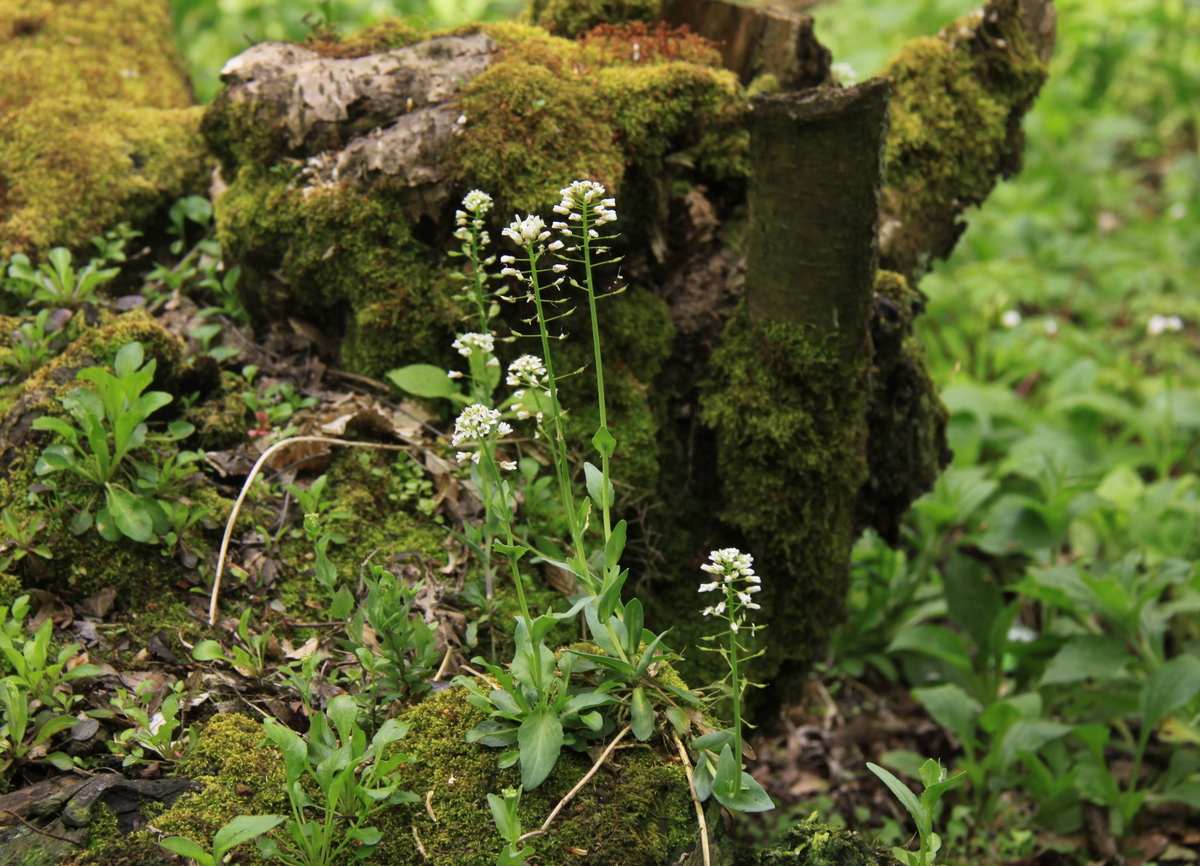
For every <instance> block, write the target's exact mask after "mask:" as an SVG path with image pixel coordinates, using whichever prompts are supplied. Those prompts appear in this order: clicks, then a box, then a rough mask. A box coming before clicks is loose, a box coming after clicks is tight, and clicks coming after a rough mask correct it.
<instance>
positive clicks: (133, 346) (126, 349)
mask: <svg viewBox="0 0 1200 866" xmlns="http://www.w3.org/2000/svg"><path fill="white" fill-rule="evenodd" d="M144 357H145V352H144V350H143V349H142V344H141V343H138V342H136V341H135V342H132V343H126V344H125V345H124V346H122V347H121V348H120V350H119V351H118V352H117V358H116V361H115V362H114V363H113V369H114V370H115V371H116V374H117V378H124V377H126V376H128V375H129V374H130V373H133V372H134V371H135V370H137V368H138V367H140V366H142V359H143V358H144Z"/></svg>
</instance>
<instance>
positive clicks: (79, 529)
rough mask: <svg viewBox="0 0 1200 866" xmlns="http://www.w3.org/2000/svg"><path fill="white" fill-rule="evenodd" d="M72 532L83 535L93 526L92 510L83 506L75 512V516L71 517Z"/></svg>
mask: <svg viewBox="0 0 1200 866" xmlns="http://www.w3.org/2000/svg"><path fill="white" fill-rule="evenodd" d="M70 527H71V532H72V534H74V535H83V534H84V533H85V532H87V531H88V530H89V529H91V528H92V512H90V511H88V510H87V509H86V508H81V509H79V510H78V511H76V512H75V516H74V517H72V518H71V523H70Z"/></svg>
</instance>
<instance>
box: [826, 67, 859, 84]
mask: <svg viewBox="0 0 1200 866" xmlns="http://www.w3.org/2000/svg"><path fill="white" fill-rule="evenodd" d="M829 71H830V72H832V73H833V76H834V78H836V79H837V80H838V83H839V84H843V85H845V86H846V87H853V86H854V85H855V84H858V73H857V72H855V71H854V67H853V66H851V65H850V64H849V63H835V64H833V65H832V66H830V67H829Z"/></svg>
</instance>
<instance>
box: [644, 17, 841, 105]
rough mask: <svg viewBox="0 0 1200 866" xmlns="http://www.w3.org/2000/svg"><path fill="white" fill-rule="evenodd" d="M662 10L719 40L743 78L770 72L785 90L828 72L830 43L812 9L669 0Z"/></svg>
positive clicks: (822, 77)
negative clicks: (819, 33)
mask: <svg viewBox="0 0 1200 866" xmlns="http://www.w3.org/2000/svg"><path fill="white" fill-rule="evenodd" d="M661 15H662V20H663V21H665V22H667V23H668V24H671V25H673V26H675V27H679V26H681V25H685V24H686V25H687V26H688V28H690V29H691V30H692V31H693V32H694V33H699V34H700V35H701V36H703V37H704V38H705V39H711V40H712V41H713V42H716V43H717V44H718V47H719V48H720V51H721V60H722V62H723V63H724V64H725V68H726V69H730V70H733V71H734V72H736V73H737V74H738V77H739V78H740V79H741V81H742V84H749V83H750V81H751V80H752V79H753V78H754V77H755V76H756V75H759V74H762V73H766V74H770V75H774V76H775V77H776V79H778V81H779V84H780V86H782V87H783V89H784V90H803V89H804V88H807V87H816V86H817V85H819V84H822V83H823V82H825V81H827V80H828V78H829V61H830V55H829V49H828V48H826V47H825V46H824V45H822V44H821V43H820V42H818V41H817V39H816V37H815V36H814V35H813V19H812V17H811V16H809V15H799V14H796V13H791V12H783V11H779V10H776V9H769V8H766V7H760V6H744V5H742V4H740V3H731V2H728V0H665V2H664V3H663V5H662V12H661Z"/></svg>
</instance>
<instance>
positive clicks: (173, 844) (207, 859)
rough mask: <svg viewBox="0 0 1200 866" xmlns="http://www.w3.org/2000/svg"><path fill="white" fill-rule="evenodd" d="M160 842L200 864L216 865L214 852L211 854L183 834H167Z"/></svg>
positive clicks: (203, 865)
mask: <svg viewBox="0 0 1200 866" xmlns="http://www.w3.org/2000/svg"><path fill="white" fill-rule="evenodd" d="M158 844H159V845H161V846H162V847H164V848H166V849H167V850H168V851H170V852H171V853H172V854H179V855H181V856H183V857H191V858H192V859H193V860H195V861H196V862H197V863H199V864H200V866H214V863H215V861H214V860H213V856H212V854H209V853H208V852H207V851H205V850H204V849H203V848H201V847H200V846H199V845H197V844H196V843H195V842H193V841H192V840H191V839H185V838H183V837H182V836H167V837H166V838H165V839H159V840H158Z"/></svg>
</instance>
